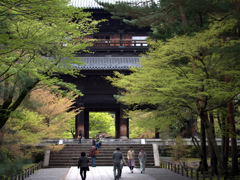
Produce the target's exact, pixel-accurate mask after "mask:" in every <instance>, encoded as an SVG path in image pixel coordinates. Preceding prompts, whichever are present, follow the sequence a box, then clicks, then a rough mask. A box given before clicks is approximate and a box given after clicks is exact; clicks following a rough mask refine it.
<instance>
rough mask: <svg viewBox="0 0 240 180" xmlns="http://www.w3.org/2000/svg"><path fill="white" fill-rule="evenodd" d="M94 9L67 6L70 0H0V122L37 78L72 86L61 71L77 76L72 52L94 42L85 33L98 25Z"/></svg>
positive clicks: (0, 123) (76, 61) (49, 83)
mask: <svg viewBox="0 0 240 180" xmlns="http://www.w3.org/2000/svg"><path fill="white" fill-rule="evenodd" d="M89 16H90V13H86V12H83V11H82V10H81V9H76V8H73V7H72V6H68V1H67V0H53V1H40V0H31V1H27V0H23V1H17V0H11V1H9V0H4V1H1V3H0V20H1V28H0V44H1V48H0V58H1V61H0V83H1V88H0V103H1V104H0V119H1V120H0V128H2V127H3V126H4V125H5V123H6V122H7V120H8V119H9V117H10V115H11V113H12V112H14V111H15V110H16V109H17V108H18V107H19V105H20V104H21V102H22V101H23V99H24V98H25V97H26V95H27V94H28V93H29V92H30V91H31V90H32V89H33V88H34V87H35V86H36V85H37V84H38V83H39V82H41V83H42V85H44V86H48V87H52V89H53V90H55V91H56V90H58V88H56V87H61V92H62V90H64V89H71V90H72V91H73V92H74V93H76V94H80V92H79V91H78V90H76V88H75V86H74V85H73V84H70V83H65V82H63V81H62V80H61V79H60V78H59V74H69V75H72V76H75V75H77V74H78V73H79V71H78V70H77V69H74V68H73V67H74V66H73V64H75V65H80V64H82V61H80V60H79V59H77V58H75V57H74V52H76V51H81V50H84V49H85V48H86V47H87V46H89V45H90V43H89V40H85V39H84V37H85V36H86V35H88V34H92V33H93V32H95V31H96V30H97V28H96V27H97V24H98V21H94V20H92V19H91V18H90V17H89Z"/></svg>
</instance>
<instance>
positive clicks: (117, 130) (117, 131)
mask: <svg viewBox="0 0 240 180" xmlns="http://www.w3.org/2000/svg"><path fill="white" fill-rule="evenodd" d="M120 118H121V117H120V110H117V111H116V115H115V138H120Z"/></svg>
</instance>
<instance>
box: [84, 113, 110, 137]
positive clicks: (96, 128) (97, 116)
mask: <svg viewBox="0 0 240 180" xmlns="http://www.w3.org/2000/svg"><path fill="white" fill-rule="evenodd" d="M89 120H90V121H89V130H90V131H89V133H90V137H95V136H96V134H98V133H99V132H101V134H103V133H107V134H110V135H111V136H113V137H114V136H115V119H114V117H113V116H112V115H111V114H109V113H105V112H91V113H89Z"/></svg>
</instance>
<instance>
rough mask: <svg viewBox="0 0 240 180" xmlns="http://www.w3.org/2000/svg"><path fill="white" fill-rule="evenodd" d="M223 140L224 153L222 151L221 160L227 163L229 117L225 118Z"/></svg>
mask: <svg viewBox="0 0 240 180" xmlns="http://www.w3.org/2000/svg"><path fill="white" fill-rule="evenodd" d="M225 121H226V123H225V125H226V126H225V132H224V134H225V142H224V153H223V160H224V163H225V164H228V153H229V117H227V120H225Z"/></svg>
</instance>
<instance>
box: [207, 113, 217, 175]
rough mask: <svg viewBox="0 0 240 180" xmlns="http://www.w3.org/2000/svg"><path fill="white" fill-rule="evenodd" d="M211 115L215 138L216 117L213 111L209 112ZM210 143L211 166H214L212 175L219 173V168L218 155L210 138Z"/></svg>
mask: <svg viewBox="0 0 240 180" xmlns="http://www.w3.org/2000/svg"><path fill="white" fill-rule="evenodd" d="M209 117H210V123H211V125H212V132H213V135H214V138H215V128H214V117H213V113H212V112H211V113H210V114H209ZM208 142H209V144H208V147H209V153H210V156H211V167H212V175H214V174H216V175H217V174H218V170H217V165H218V163H217V156H216V154H215V151H214V149H213V145H212V143H211V141H210V140H208Z"/></svg>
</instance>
